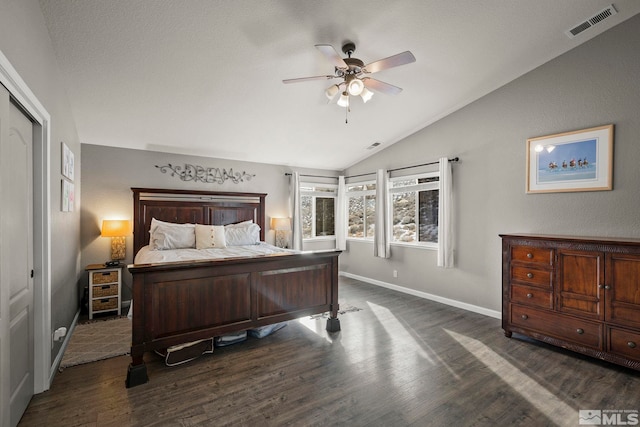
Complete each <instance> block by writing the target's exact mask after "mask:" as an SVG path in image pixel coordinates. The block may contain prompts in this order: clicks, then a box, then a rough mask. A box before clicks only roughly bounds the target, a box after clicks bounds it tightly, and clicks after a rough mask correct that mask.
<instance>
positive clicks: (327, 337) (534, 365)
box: [20, 278, 640, 426]
mask: <svg viewBox="0 0 640 427" xmlns="http://www.w3.org/2000/svg"><path fill="white" fill-rule="evenodd" d="M340 300H341V304H350V305H353V306H356V307H359V308H361V309H362V310H361V311H357V312H350V313H346V314H344V315H342V316H340V319H341V320H340V321H341V326H342V331H341V332H339V333H335V334H328V333H327V332H326V331H325V330H324V328H325V322H326V321H325V320H324V319H310V318H305V319H301V320H297V321H291V322H289V323H288V325H287V326H286V327H285V328H283V329H281V330H279V331H277V332H276V333H275V334H273V335H271V336H269V337H266V338H263V339H252V338H250V339H249V340H248V341H246V342H244V343H242V344H237V345H234V346H231V347H227V348H217V349H216V350H215V352H214V353H213V354H212V355H207V356H203V357H201V358H199V359H197V360H195V361H193V362H190V363H188V364H186V365H182V366H179V367H173V368H170V367H167V366H165V365H164V364H163V362H162V359H161V358H160V357H158V356H156V355H155V354H151V353H147V354H146V355H145V361H146V362H147V368H148V371H149V378H150V382H149V383H147V384H144V385H141V386H138V387H134V388H131V389H127V388H125V386H124V380H125V376H126V370H127V366H128V364H129V360H130V359H129V358H128V357H125V356H122V357H116V358H112V359H109V360H105V361H100V362H94V363H89V364H86V365H80V366H74V367H71V368H67V369H65V370H64V371H62V372H61V373H58V374H57V375H56V377H55V379H54V381H53V384H52V387H51V389H50V390H49V391H47V392H44V393H41V394H39V395H36V396H34V398H33V400H32V401H31V403H30V405H29V407H28V409H27V412H26V413H25V415H24V417H23V419H22V420H21V422H20V426H209V425H215V426H225V425H229V426H238V425H239V426H244V425H246V426H283V425H291V426H316V425H317V426H333V425H349V426H452V425H456V426H469V425H487V426H506V425H526V426H532V425H534V426H544V425H567V426H576V425H578V410H579V409H583V410H586V409H616V410H640V373H638V372H635V371H631V370H628V369H626V368H622V367H617V366H615V365H612V364H608V363H605V362H600V361H597V360H594V359H590V358H586V357H583V356H579V355H575V354H573V353H570V352H567V351H564V350H562V349H557V348H554V347H550V346H547V345H545V344H542V343H538V342H535V341H533V340H528V339H526V338H523V337H514V338H512V339H508V338H505V337H504V335H503V332H502V329H501V328H500V321H499V320H497V319H493V318H489V317H485V316H482V315H479V314H475V313H470V312H467V311H464V310H461V309H456V308H452V307H449V306H446V305H442V304H438V303H435V302H432V301H428V300H424V299H420V298H416V297H413V296H410V295H406V294H402V293H398V292H394V291H391V290H388V289H384V288H380V287H377V286H373V285H369V284H365V283H362V282H358V281H355V280H352V279H344V278H341V279H340Z"/></svg>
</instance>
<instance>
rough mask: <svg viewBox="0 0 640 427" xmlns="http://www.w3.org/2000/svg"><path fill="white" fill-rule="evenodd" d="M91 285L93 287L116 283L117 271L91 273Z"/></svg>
mask: <svg viewBox="0 0 640 427" xmlns="http://www.w3.org/2000/svg"><path fill="white" fill-rule="evenodd" d="M91 279H92V280H91V283H93V284H94V285H97V284H100V283H113V282H118V271H104V272H100V271H96V272H93V273H91Z"/></svg>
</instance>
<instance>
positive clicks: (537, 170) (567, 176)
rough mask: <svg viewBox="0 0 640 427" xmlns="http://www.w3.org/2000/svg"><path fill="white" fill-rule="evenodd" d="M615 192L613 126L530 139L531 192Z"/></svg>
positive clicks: (528, 141) (528, 140) (528, 163)
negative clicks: (613, 190)
mask: <svg viewBox="0 0 640 427" xmlns="http://www.w3.org/2000/svg"><path fill="white" fill-rule="evenodd" d="M612 189H613V125H612V124H610V125H604V126H598V127H593V128H589V129H582V130H576V131H571V132H564V133H558V134H554V135H546V136H539V137H535V138H529V139H527V193H562V192H565V193H566V192H577V191H604V190H612Z"/></svg>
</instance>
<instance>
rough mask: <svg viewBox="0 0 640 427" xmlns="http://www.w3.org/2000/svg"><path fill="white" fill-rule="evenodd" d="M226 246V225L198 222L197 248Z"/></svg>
mask: <svg viewBox="0 0 640 427" xmlns="http://www.w3.org/2000/svg"><path fill="white" fill-rule="evenodd" d="M226 247H227V243H226V241H225V238H224V226H222V225H202V224H196V249H208V248H226Z"/></svg>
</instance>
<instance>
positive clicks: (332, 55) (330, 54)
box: [316, 44, 349, 68]
mask: <svg viewBox="0 0 640 427" xmlns="http://www.w3.org/2000/svg"><path fill="white" fill-rule="evenodd" d="M316 48H318V50H319V51H320V52H322V53H323V54H324V56H326V57H327V59H328V60H329V62H331V63H332V64H333V65H334V66H336V67H337V68H349V66H348V65H347V63H346V62H344V60H343V59H342V57H341V56H340V54H339V53H338V51H337V50H336V49H335V48H334V47H333V46H331V45H330V44H317V45H316Z"/></svg>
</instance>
